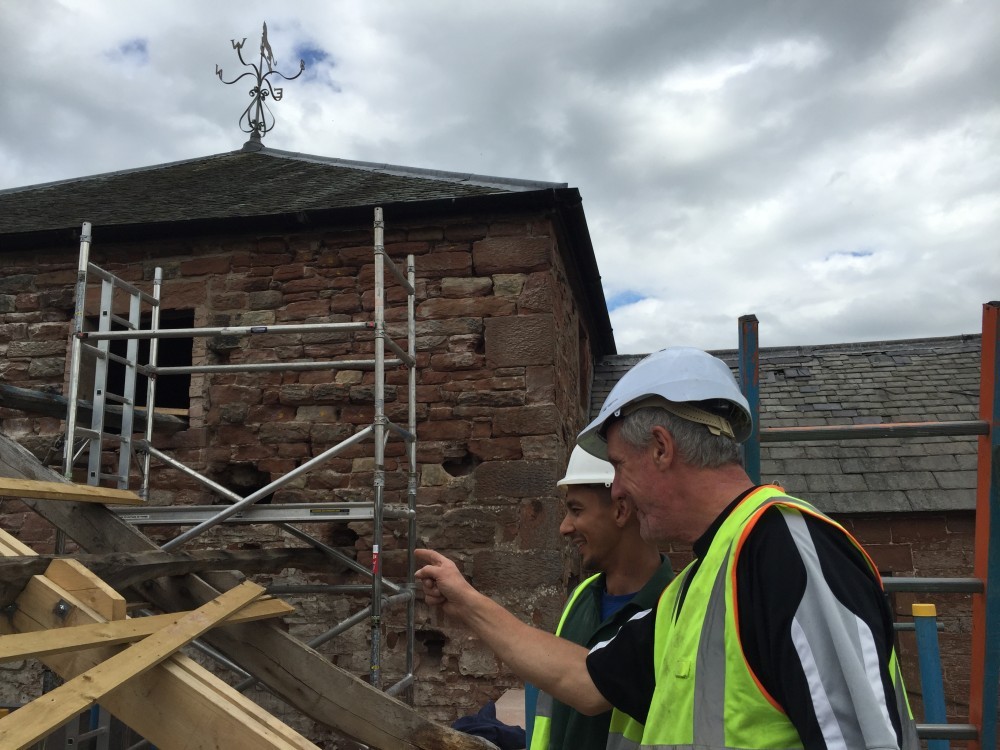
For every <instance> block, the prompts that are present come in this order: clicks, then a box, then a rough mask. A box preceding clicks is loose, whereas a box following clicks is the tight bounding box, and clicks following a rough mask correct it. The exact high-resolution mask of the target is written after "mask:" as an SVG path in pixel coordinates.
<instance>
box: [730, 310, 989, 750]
mask: <svg viewBox="0 0 1000 750" xmlns="http://www.w3.org/2000/svg"><path fill="white" fill-rule="evenodd" d="M757 328H758V322H757V318H756V316H754V315H745V316H743V317H741V318H740V320H739V353H738V356H739V362H738V365H739V375H740V383H741V388H742V390H743V393H744V395H745V396H746V398H747V401H748V402H749V405H750V411H751V414H752V415H753V432H752V433H751V435H750V437H749V438H748V439H747V441H746V443H745V444H744V454H743V456H744V463H745V465H746V469H747V473H748V474H749V475H750V478H751V479H752V480H753V481H754V482H755V483H757V484H759V483H760V481H761V476H760V444H761V443H762V442H768V443H770V442H793V441H803V440H850V439H868V438H886V437H900V438H905V437H936V436H964V435H974V436H976V437H977V438H978V450H977V454H978V460H977V480H976V520H975V534H976V536H975V546H976V549H975V558H974V569H973V572H974V577H972V578H896V577H893V578H887V579H886V580H885V581H884V583H885V590H886V591H887V592H898V591H910V592H947V593H968V594H971V595H972V649H971V669H970V680H969V685H970V689H969V721H968V723H967V724H949V723H934V724H931V723H927V724H918V725H917V731H918V734H919V735H920V737H921V738H922V739H927V740H931V742H932V743H933V742H934V741H935V740H951V739H954V740H968V741H969V742H970V747H972V748H984V749H985V748H994V747H997V739H998V737H997V721H998V709H1000V705H998V692H1000V380H998V377H997V376H998V375H1000V302H988V303H986V304H985V305H984V306H983V331H982V355H981V356H982V364H981V368H980V380H979V389H980V390H979V415H980V418H979V419H977V420H964V421H949V422H916V423H896V424H873V425H863V424H862V425H837V426H816V427H773V428H769V429H764V430H761V429H760V421H759V415H760V369H759V344H758V330H757ZM938 679H940V676H938ZM930 747H932V748H933V747H935V745H934V744H931V745H930Z"/></svg>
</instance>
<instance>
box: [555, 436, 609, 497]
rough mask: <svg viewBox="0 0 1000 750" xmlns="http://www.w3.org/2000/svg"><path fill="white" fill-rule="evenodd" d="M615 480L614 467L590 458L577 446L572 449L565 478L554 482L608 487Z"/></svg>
mask: <svg viewBox="0 0 1000 750" xmlns="http://www.w3.org/2000/svg"><path fill="white" fill-rule="evenodd" d="M614 478H615V467H613V466H612V465H611V464H609V463H608V462H607V461H603V460H601V459H600V458H598V457H597V456H592V455H590V454H589V453H587V451H585V450H584V449H583V448H581V447H580V446H579V445H578V446H576V447H575V448H574V449H573V453H572V454H570V457H569V465H568V466H567V467H566V476H564V477H563V478H562V479H560V480H559V481H558V482H556V486H557V487H562V486H563V485H564V484H603V485H604V486H605V487H610V486H611V482H612V481H614Z"/></svg>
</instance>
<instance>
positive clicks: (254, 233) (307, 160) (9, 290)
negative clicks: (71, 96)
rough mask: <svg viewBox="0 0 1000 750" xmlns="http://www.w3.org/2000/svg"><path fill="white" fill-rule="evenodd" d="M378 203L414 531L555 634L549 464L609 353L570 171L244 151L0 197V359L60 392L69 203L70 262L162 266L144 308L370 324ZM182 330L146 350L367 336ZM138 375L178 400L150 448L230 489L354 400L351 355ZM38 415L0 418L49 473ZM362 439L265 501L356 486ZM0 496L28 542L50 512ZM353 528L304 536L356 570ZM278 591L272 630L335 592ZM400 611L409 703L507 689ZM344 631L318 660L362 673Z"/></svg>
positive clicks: (313, 443)
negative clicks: (177, 420) (298, 363)
mask: <svg viewBox="0 0 1000 750" xmlns="http://www.w3.org/2000/svg"><path fill="white" fill-rule="evenodd" d="M375 206H381V207H382V208H383V210H384V215H385V227H386V228H385V246H386V252H387V254H388V255H389V256H390V257H393V258H397V259H399V258H403V257H404V256H406V255H407V254H413V255H414V256H415V268H416V280H417V281H416V286H417V292H416V349H417V359H418V362H417V372H418V379H417V387H416V391H417V394H416V395H417V398H416V401H417V434H418V444H417V445H418V453H417V460H418V464H419V489H418V505H419V511H418V528H419V542H420V543H421V544H424V545H426V546H429V547H434V548H438V549H441V550H443V551H445V552H446V553H449V554H453V555H455V556H456V557H457V558H458V559H459V560H460V561H461V562H462V564H463V565H465V567H466V570H467V571H468V573H469V574H470V575H471V576H472V578H473V580H474V581H475V583H476V584H477V585H480V586H482V587H484V588H485V589H486V590H488V591H491V592H493V593H496V594H497V595H499V596H500V597H501V598H502V599H503V601H504V603H505V604H507V605H509V606H510V607H511V608H512V609H513V610H514V611H515V612H517V613H518V614H519V615H520V616H522V617H524V618H526V619H528V620H530V621H532V622H535V623H537V624H539V625H542V626H545V627H552V626H553V625H554V622H555V618H556V614H557V612H558V609H559V605H560V601H561V598H562V592H563V590H564V588H565V582H566V579H567V575H569V572H568V571H569V566H568V561H567V560H566V559H565V558H564V554H563V551H562V545H561V544H560V543H559V542H558V533H557V527H558V523H559V520H560V510H559V505H560V503H559V498H558V494H557V492H556V487H555V482H556V479H557V478H558V476H559V471H560V470H561V468H562V467H563V466H564V464H565V461H566V458H567V456H568V454H569V450H570V448H571V446H572V443H573V440H574V438H575V434H576V431H577V430H578V429H579V427H580V426H581V424H582V422H583V421H584V419H585V418H586V415H587V412H588V409H589V405H590V383H591V379H592V371H591V363H592V362H593V361H594V360H595V359H597V358H599V357H602V356H606V355H608V354H613V353H614V351H615V350H614V341H613V338H612V335H611V328H610V323H609V319H608V314H607V310H606V306H605V303H604V298H603V292H602V291H601V286H600V282H599V277H598V274H597V268H596V263H595V260H594V254H593V249H592V246H591V242H590V238H589V234H588V229H587V224H586V220H585V217H584V213H583V208H582V205H581V199H580V194H579V191H578V190H576V189H575V188H570V187H567V186H566V185H563V184H554V183H541V182H529V181H524V180H508V179H502V178H493V177H483V176H477V175H468V174H452V173H443V172H432V171H428V170H419V169H407V168H401V167H393V166H389V165H377V164H366V163H357V162H347V161H343V160H337V159H326V158H321V157H315V156H307V155H302V154H292V153H286V152H281V151H274V150H271V149H266V148H265V149H260V148H256V149H254V148H250V149H244V150H241V151H236V152H232V153H226V154H220V155H216V156H211V157H207V158H201V159H192V160H189V161H183V162H177V163H172V164H164V165H157V166H154V167H150V168H145V169H136V170H130V171H123V172H116V173H111V174H104V175H97V176H92V177H85V178H81V179H77V180H68V181H64V182H59V183H52V184H46V185H36V186H30V187H26V188H23V189H16V190H7V191H3V192H0V217H2V218H0V257H2V270H0V354H2V357H0V377H2V379H3V382H4V384H6V385H9V386H15V387H19V388H23V389H30V390H33V391H42V392H48V393H62V392H63V391H64V373H65V370H66V366H67V336H68V333H69V327H68V326H69V323H70V319H71V317H72V314H73V292H74V289H73V287H74V281H75V279H76V268H77V257H78V244H79V233H80V226H81V223H82V222H83V221H89V222H91V223H92V224H93V246H92V250H91V259H92V260H93V262H95V263H96V264H97V265H99V266H101V267H102V268H105V269H106V270H108V271H110V272H112V273H115V274H117V275H118V276H120V277H121V278H123V279H125V280H126V281H128V282H131V283H133V284H135V285H136V286H140V287H141V286H142V285H143V284H149V283H150V281H151V279H152V274H153V269H154V267H157V266H159V267H162V268H163V269H164V270H163V273H164V282H163V289H162V295H161V298H162V305H161V306H162V307H163V313H162V315H163V325H164V326H165V327H191V326H196V327H210V326H237V325H273V324H289V323H309V322H317V321H323V322H329V321H350V320H360V319H367V318H370V316H371V313H372V309H373V305H374V296H373V295H374V292H373V250H372V242H373V239H372V216H373V208H374V207H375ZM400 298H401V292H400V290H399V289H394V288H392V287H391V286H390V287H389V288H388V291H387V303H386V305H387V313H386V314H387V319H388V322H389V324H390V325H392V323H393V322H396V323H398V322H399V321H400V319H401V316H402V315H403V314H404V313H405V309H404V310H402V311H401V310H400V307H399V304H398V303H399V300H400ZM187 346H188V348H187V349H186V350H185V349H184V348H183V347H181V348H180V349H179V350H178V351H173V352H169V351H168V352H166V353H165V354H161V358H160V361H161V364H167V362H166V361H164V357H167V358H168V359H169V358H174V361H176V362H179V363H184V362H187V363H188V364H190V363H191V362H194V363H218V362H236V361H269V362H271V361H288V362H294V361H295V360H296V359H298V358H302V357H306V356H310V357H320V358H328V359H334V358H338V357H343V356H348V355H356V354H357V353H358V352H359V351H360V352H362V353H363V352H365V351H367V352H369V353H370V347H371V346H372V344H371V342H370V341H368V342H366V341H363V340H360V339H358V338H356V337H351V336H350V335H345V334H323V335H316V334H303V335H298V336H293V337H290V338H285V339H282V340H277V337H262V338H261V339H260V340H259V342H258V341H254V342H253V346H251V345H250V344H235V343H233V342H229V341H226V340H224V339H219V338H215V339H208V340H206V339H198V338H196V339H194V340H193V341H190V343H189V344H188V345H187ZM397 375H399V376H405V373H402V372H400V373H394V372H392V371H390V372H389V373H388V375H387V382H388V390H387V394H386V400H387V405H386V408H387V411H388V412H389V413H390V415H392V413H393V410H396V411H397V412H398V410H399V409H400V408H401V401H400V394H399V391H400V390H401V389H403V388H405V379H404V378H403V377H398V378H397ZM166 380H167V379H166V378H164V381H166ZM157 389H158V393H160V394H162V397H158V399H157V404H158V405H162V406H169V407H174V408H175V409H179V410H181V413H183V414H184V415H185V418H186V423H185V424H183V428H182V429H180V430H174V431H171V432H168V433H165V434H163V435H159V436H158V437H157V440H159V441H160V443H159V445H161V446H162V449H164V450H169V451H172V452H173V454H174V455H177V456H179V457H181V458H183V460H184V461H185V463H187V464H188V465H189V466H193V467H197V468H200V469H201V470H203V471H204V472H205V473H206V475H207V476H209V477H210V478H212V479H213V480H215V481H217V482H219V483H220V484H222V485H223V486H225V487H228V488H230V489H232V490H234V491H237V492H239V493H240V494H241V495H245V494H248V493H249V492H250V491H252V490H253V489H256V488H258V487H261V486H263V485H265V484H266V483H268V482H269V481H271V480H272V479H273V478H274V477H276V476H278V475H280V474H283V473H286V472H288V471H289V470H291V469H294V468H295V467H296V466H297V465H299V464H300V463H301V462H303V461H304V460H307V459H308V458H310V457H311V456H314V455H316V454H318V453H319V452H321V451H323V450H325V449H326V448H328V447H329V446H331V445H333V444H334V443H336V442H338V441H340V440H342V439H343V438H344V437H346V436H347V435H349V434H351V432H352V431H353V430H355V429H356V428H357V427H358V426H359V425H363V424H365V423H366V422H370V420H371V418H372V415H371V406H370V402H371V395H372V394H371V373H363V372H357V371H338V372H330V371H322V372H303V373H294V372H293V373H262V374H252V375H250V374H246V375H231V374H225V375H212V376H205V375H192V376H189V377H188V379H187V380H182V381H181V382H180V383H179V384H178V383H177V382H173V383H167V382H162V383H158V385H157ZM61 429H62V428H61V426H60V420H59V419H58V418H55V417H52V416H39V415H37V414H33V413H30V412H26V411H23V410H21V409H17V408H12V407H11V406H10V405H9V404H7V405H6V408H0V430H2V431H3V433H4V434H6V435H8V436H10V437H13V438H15V439H16V440H18V441H19V442H20V443H21V444H22V445H24V446H26V447H28V448H29V449H30V450H31V451H33V452H34V453H35V455H36V456H38V457H39V458H41V459H44V460H47V461H48V462H49V463H50V464H52V465H55V466H59V464H60V461H61V459H60V456H61V452H62V449H61V447H60V445H59V443H58V440H59V435H60V432H61ZM370 450H371V449H370V448H367V449H366V448H365V447H364V446H359V447H357V448H355V449H351V450H350V451H349V452H348V453H345V454H344V455H343V456H340V457H337V458H334V459H332V460H331V461H329V462H328V463H327V464H325V465H324V466H323V468H322V469H321V470H320V471H317V472H316V473H315V474H311V475H310V476H309V477H307V478H306V479H304V480H303V481H302V482H300V483H297V484H296V485H295V486H293V487H290V488H286V489H282V490H279V491H278V492H276V493H275V494H274V496H273V498H272V499H271V502H272V503H282V502H288V501H296V502H302V501H310V500H331V499H334V498H337V499H347V500H350V499H352V498H357V497H364V496H365V495H366V493H367V494H370V493H371V486H372V468H373V467H372V460H371V458H370ZM400 451H401V448H400V449H397V448H394V445H393V443H390V444H389V446H388V448H387V463H386V469H387V471H388V474H387V480H386V482H387V487H386V490H387V497H386V499H387V502H390V503H391V502H394V501H398V499H399V498H400V497H401V495H402V494H403V492H404V491H405V486H406V477H405V474H403V473H402V472H400V471H397V469H399V468H400V463H401V462H400V458H401V452H400ZM152 487H153V491H152V499H151V502H152V503H153V504H157V505H167V504H203V503H211V502H212V501H213V498H212V497H211V493H210V492H208V491H207V490H205V489H204V488H202V487H201V486H200V485H197V484H195V483H193V482H191V481H190V480H189V479H187V478H186V477H185V476H183V475H181V474H179V473H178V472H176V471H174V470H172V469H170V468H168V467H158V468H154V472H153V481H152ZM0 510H2V525H3V527H4V528H5V529H7V530H9V531H13V533H15V535H17V536H18V537H19V538H21V539H22V540H23V541H25V542H27V543H29V544H31V545H33V546H35V547H36V548H37V549H39V550H45V549H49V548H51V544H52V529H51V528H50V527H48V525H47V524H46V523H45V522H44V521H42V520H41V519H39V518H38V517H37V516H36V515H35V514H33V513H30V512H27V511H25V510H24V509H23V508H21V507H19V503H18V502H17V501H14V500H7V501H4V503H3V506H2V508H0ZM402 528H405V527H400V528H389V529H388V530H387V532H388V533H387V534H386V538H385V540H384V545H385V554H384V556H383V564H384V566H385V567H384V569H385V572H386V575H387V576H394V577H396V578H397V579H398V578H399V577H400V575H401V574H405V570H406V565H405V552H404V551H402V550H399V549H393V546H394V545H395V544H396V543H397V542H398V539H399V536H400V534H401V529H402ZM366 531H367V529H366V527H365V525H364V524H359V523H354V524H329V525H325V526H324V527H322V528H317V529H315V533H316V534H318V535H319V536H320V537H321V538H322V539H323V540H324V541H326V542H327V543H329V544H331V545H334V546H336V547H337V548H340V549H344V550H346V551H347V552H348V553H349V554H350V555H351V556H353V557H355V558H357V559H358V561H359V562H362V563H363V564H365V565H367V564H368V563H369V560H370V549H369V547H370V545H369V543H368V542H367V541H366ZM149 533H150V534H151V535H155V534H158V535H159V536H160V537H161V538H162V537H163V536H166V535H169V534H170V533H173V532H172V530H170V529H158V528H157V529H152V530H150V531H149ZM282 540H283V537H282V534H281V532H280V531H277V530H275V529H274V527H254V528H253V530H252V532H251V531H248V530H246V529H245V528H242V529H239V530H237V531H233V530H232V529H230V528H224V529H218V530H216V531H215V533H213V534H209V535H207V536H206V537H205V538H204V539H203V540H199V544H201V545H204V546H213V545H214V546H228V547H239V546H251V547H252V546H254V545H273V544H279V543H281V542H282ZM336 572H339V571H336ZM329 578H331V577H328V579H329ZM296 603H297V604H298V605H299V606H300V612H301V615H300V616H299V617H298V618H297V619H296V620H294V621H293V622H292V627H293V628H297V629H298V630H300V631H301V632H302V635H303V637H304V638H308V637H309V636H310V635H312V634H314V633H315V632H318V631H319V629H320V628H321V627H322V623H323V622H324V621H327V622H328V621H330V620H331V619H340V617H341V616H342V615H343V614H344V612H343V611H342V607H343V606H346V605H345V604H344V603H343V602H340V603H334V604H332V605H327V604H321V603H318V602H317V601H315V597H307V598H305V599H303V600H302V601H299V602H296ZM328 606H330V607H333V609H334V610H335V611H334V612H333V613H330V612H327V611H326V610H325V608H326V607H328ZM421 619H422V621H423V622H424V624H422V625H418V628H417V634H416V638H417V670H416V671H417V677H418V685H417V688H416V701H417V703H418V705H420V706H422V707H423V708H425V709H426V710H427V712H428V713H429V715H432V716H435V717H438V718H441V719H451V718H454V716H455V714H456V712H458V713H461V712H463V711H464V710H468V709H474V708H475V707H477V706H478V705H481V704H482V703H483V702H484V701H485V700H487V698H489V697H496V691H497V690H498V689H501V688H502V687H504V686H505V685H511V684H513V679H512V678H511V677H510V676H509V675H508V674H506V673H505V672H503V671H502V670H501V667H500V666H499V664H498V663H497V661H496V659H495V658H494V657H493V655H492V654H491V653H490V652H489V651H488V650H486V649H484V648H482V647H481V646H479V645H478V644H477V643H475V642H472V641H470V640H469V639H467V638H465V637H463V636H462V635H461V634H460V633H456V632H454V631H452V630H451V628H447V627H444V626H442V625H441V624H440V623H436V622H431V619H430V618H428V617H427V616H426V613H424V614H423V615H422V616H421ZM387 627H388V629H389V632H388V634H387V638H386V652H387V653H386V655H385V658H386V670H387V671H389V672H392V671H395V672H398V671H399V669H400V661H399V654H398V652H399V651H400V650H401V645H400V641H399V640H398V639H397V637H396V635H397V634H396V633H395V632H394V630H393V628H398V624H394V621H393V620H392V619H390V620H389V621H388V623H387ZM359 630H360V631H363V630H364V629H363V628H362V629H359ZM364 640H365V633H364V632H353V631H352V632H349V633H347V634H346V635H344V636H341V637H339V638H337V639H334V640H333V641H331V642H330V643H329V644H328V646H326V647H325V648H324V653H327V654H328V655H329V656H330V658H331V659H332V660H333V661H334V662H335V663H337V664H339V665H341V666H343V667H344V668H346V669H348V670H350V671H352V672H354V673H356V674H359V675H364V674H365V671H366V669H367V661H368V649H367V646H366V645H365V643H364Z"/></svg>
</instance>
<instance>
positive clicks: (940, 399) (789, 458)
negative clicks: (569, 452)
mask: <svg viewBox="0 0 1000 750" xmlns="http://www.w3.org/2000/svg"><path fill="white" fill-rule="evenodd" d="M980 350H981V338H980V336H978V335H965V336H955V337H946V338H934V339H915V340H904V341H882V342H868V343H858V344H834V345H825V346H812V347H809V346H802V347H790V348H773V349H765V348H762V349H761V350H760V354H759V363H760V407H761V415H760V417H761V426H762V427H763V428H764V429H767V428H773V427H805V426H815V425H850V424H883V423H897V422H937V421H962V420H974V419H978V418H979V368H980ZM712 354H714V355H716V356H718V357H720V358H721V359H723V360H724V361H725V362H726V363H727V364H728V365H729V366H730V367H731V368H732V369H733V372H734V374H736V373H737V356H738V354H737V352H736V351H734V350H726V351H714V352H712ZM640 359H642V355H617V356H610V357H605V358H603V359H601V360H599V361H598V363H597V365H596V367H595V372H594V386H593V393H592V397H591V413H592V415H593V416H596V415H597V412H598V411H599V410H600V406H601V404H602V403H603V402H604V399H605V398H606V397H607V394H608V392H609V391H610V390H611V388H612V387H613V386H614V384H615V383H617V382H618V380H619V379H620V378H621V377H622V375H624V374H625V372H627V371H628V369H629V368H630V367H632V366H633V365H634V364H635V363H636V362H638V361H639V360H640ZM737 377H738V375H737ZM761 478H762V480H763V481H765V482H776V483H778V484H780V485H781V486H782V487H784V488H785V490H786V491H787V492H789V493H790V494H792V495H795V496H799V497H802V498H803V499H805V500H808V501H810V502H812V503H814V504H815V505H817V506H818V507H819V508H821V509H823V510H825V511H827V512H831V513H874V512H896V511H942V510H968V509H973V508H975V486H976V438H975V437H926V438H879V439H868V440H839V441H808V442H786V443H781V442H778V443H773V442H767V443H762V444H761Z"/></svg>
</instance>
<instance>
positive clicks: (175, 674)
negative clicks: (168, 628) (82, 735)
mask: <svg viewBox="0 0 1000 750" xmlns="http://www.w3.org/2000/svg"><path fill="white" fill-rule="evenodd" d="M88 507H94V506H88ZM100 620H101V618H100V615H98V614H97V613H96V612H94V611H93V610H92V609H90V608H89V607H88V606H87V605H86V604H84V603H83V602H81V601H79V600H77V599H75V598H74V597H73V595H72V594H70V593H69V592H67V591H64V590H62V589H60V588H59V587H58V586H56V585H55V584H54V583H52V581H50V580H49V579H47V578H45V577H44V576H35V577H34V578H32V579H31V581H29V583H28V585H27V586H26V587H25V590H24V593H23V594H22V595H21V597H20V599H19V600H18V606H17V609H16V611H15V613H14V616H13V618H12V621H8V620H7V619H6V618H0V631H10V630H11V629H16V630H19V631H22V632H27V631H34V630H50V629H56V630H57V629H59V628H62V627H73V626H75V625H81V624H87V623H93V622H100ZM119 651H120V648H118V647H115V646H102V647H98V648H90V649H86V650H82V651H72V652H66V653H63V654H51V655H49V656H47V657H45V658H44V659H43V661H44V663H45V664H46V665H47V666H48V667H49V668H50V669H52V671H54V672H55V673H56V674H58V675H59V676H61V677H63V678H64V679H71V678H72V677H75V676H76V675H78V674H80V673H81V672H84V671H86V670H88V669H90V668H91V667H93V666H96V665H97V664H99V663H100V662H101V661H103V660H105V659H108V658H110V657H112V656H114V655H115V654H116V653H118V652H119ZM101 705H102V706H104V707H105V708H106V709H108V710H109V711H110V712H111V713H112V714H114V715H115V716H117V717H118V718H119V719H121V720H122V721H123V722H124V723H125V724H127V725H128V726H129V727H131V728H132V729H134V730H135V731H136V732H138V733H139V734H140V735H141V736H143V737H144V738H145V739H147V740H149V741H150V742H152V743H153V744H154V745H155V746H156V747H158V748H161V750H189V749H190V750H217V749H218V748H220V747H247V748H254V749H255V750H256V748H261V750H285V748H286V747H288V746H290V747H293V748H296V750H317V748H316V746H315V745H314V744H313V743H311V742H309V741H308V740H307V739H306V738H305V737H302V736H301V735H300V734H298V733H297V732H295V731H294V730H293V729H291V728H290V727H288V726H286V725H284V724H283V723H282V722H280V721H278V720H277V719H275V718H274V717H273V716H271V715H270V714H268V713H267V712H266V711H264V710H263V709H262V708H261V707H260V706H258V705H257V704H255V703H253V702H252V701H250V700H249V699H247V698H245V697H244V696H242V695H240V694H239V693H237V692H236V691H235V690H234V689H233V688H231V687H230V686H229V685H227V684H226V683H224V682H223V681H222V680H220V679H219V678H217V677H215V676H214V675H213V674H211V673H210V672H208V671H207V670H205V669H204V668H203V667H201V666H199V665H198V664H196V663H195V662H194V661H192V660H191V659H189V658H188V657H186V656H184V655H182V654H174V655H173V656H171V657H170V658H169V659H168V660H167V661H165V662H163V663H162V664H159V665H158V666H156V667H154V668H153V669H152V670H150V671H149V672H147V673H146V674H143V675H140V676H139V677H136V678H135V679H134V680H132V681H131V682H130V683H129V684H128V685H125V686H122V687H119V688H117V689H115V690H113V691H111V692H110V693H108V694H107V695H106V696H104V697H103V698H102V699H101Z"/></svg>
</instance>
